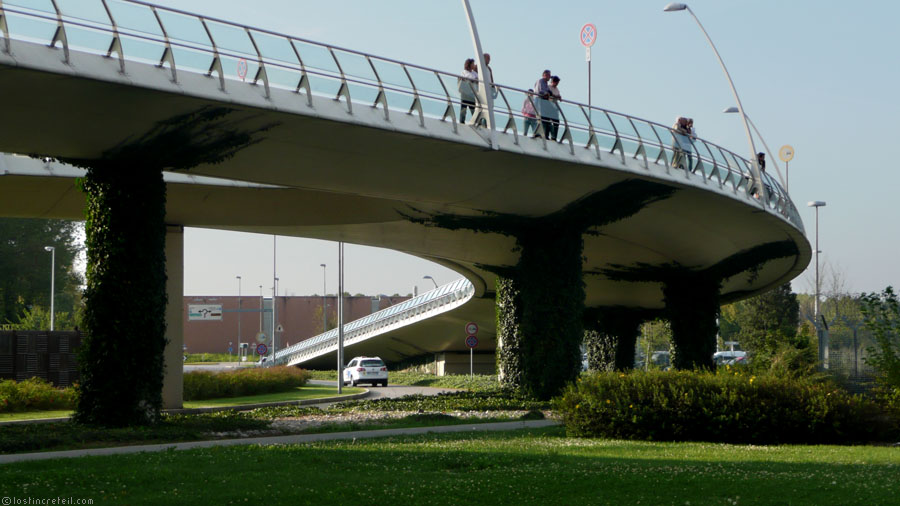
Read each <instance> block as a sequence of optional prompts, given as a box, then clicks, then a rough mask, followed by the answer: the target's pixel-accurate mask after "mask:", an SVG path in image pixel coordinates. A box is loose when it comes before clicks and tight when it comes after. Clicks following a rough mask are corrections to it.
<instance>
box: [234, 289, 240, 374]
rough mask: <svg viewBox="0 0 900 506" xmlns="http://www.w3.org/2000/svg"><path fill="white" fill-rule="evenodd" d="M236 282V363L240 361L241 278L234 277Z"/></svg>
mask: <svg viewBox="0 0 900 506" xmlns="http://www.w3.org/2000/svg"><path fill="white" fill-rule="evenodd" d="M235 277H236V278H237V280H238V338H237V343H238V345H237V349H238V362H240V361H241V359H240V356H241V277H240V276H235Z"/></svg>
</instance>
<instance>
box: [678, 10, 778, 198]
mask: <svg viewBox="0 0 900 506" xmlns="http://www.w3.org/2000/svg"><path fill="white" fill-rule="evenodd" d="M663 11H665V12H674V11H688V12H689V13H690V14H691V17H693V18H694V21H696V22H697V26H699V27H700V31H702V32H703V35H704V36H705V37H706V41H707V42H709V46H710V47H711V48H712V50H713V53H715V54H716V58H717V59H718V60H719V65H721V67H722V72H724V73H725V77H726V78H727V79H728V84H729V85H730V86H731V93H732V95H734V101H735V102H737V107H738V111H739V112H740V113H741V119H742V120H743V123H744V132H745V133H746V134H747V142H748V143H749V144H750V163H751V167H752V169H753V177H755V178H756V180H757V181H759V184H758V185H757V186H759V187H760V190H759V195H760V199H759V200H760V205H762V206H765V205H766V204H765V202H767V199H768V195H766V188H765V185H763V180H762V175H761V174H760V173H759V164H757V163H756V146H755V145H754V144H753V136H751V135H750V125H749V124H748V123H747V115H746V114H745V113H744V106H743V105H741V98H740V97H739V96H738V92H737V89H735V87H734V81H732V80H731V75H730V74H729V73H728V69H727V68H726V67H725V62H723V61H722V57H721V56H720V55H719V50H718V49H716V45H715V44H713V41H712V39H710V38H709V34H708V33H706V28H703V25H702V24H701V23H700V20H699V19H697V16H696V15H695V14H694V11H692V10H691V8H690V7H688V5H687V4H682V3H674V2H673V3H670V4H668V5H666V6H665V7H663Z"/></svg>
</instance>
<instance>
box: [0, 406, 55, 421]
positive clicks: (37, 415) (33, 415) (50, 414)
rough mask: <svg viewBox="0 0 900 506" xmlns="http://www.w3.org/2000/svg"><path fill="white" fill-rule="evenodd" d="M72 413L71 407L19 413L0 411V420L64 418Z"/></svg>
mask: <svg viewBox="0 0 900 506" xmlns="http://www.w3.org/2000/svg"><path fill="white" fill-rule="evenodd" d="M71 415H72V410H71V409H68V410H67V409H62V410H47V411H24V412H21V413H0V422H14V421H18V420H39V419H41V418H64V417H67V416H71Z"/></svg>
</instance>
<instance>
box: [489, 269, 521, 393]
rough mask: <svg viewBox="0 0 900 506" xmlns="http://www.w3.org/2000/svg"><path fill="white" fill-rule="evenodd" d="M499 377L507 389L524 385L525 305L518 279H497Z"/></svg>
mask: <svg viewBox="0 0 900 506" xmlns="http://www.w3.org/2000/svg"><path fill="white" fill-rule="evenodd" d="M496 289H497V296H496V301H495V309H496V312H497V376H498V377H499V378H500V384H501V385H502V386H504V387H509V388H519V386H520V385H522V362H523V356H522V350H521V343H522V339H523V336H522V330H521V322H522V304H521V301H520V300H519V286H518V285H517V284H516V278H515V277H499V278H497V284H496Z"/></svg>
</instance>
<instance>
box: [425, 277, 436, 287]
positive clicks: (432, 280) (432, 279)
mask: <svg viewBox="0 0 900 506" xmlns="http://www.w3.org/2000/svg"><path fill="white" fill-rule="evenodd" d="M422 279H430V280H431V282H432V283H434V287H435V288H437V287H438V285H437V281H435V280H434V278H433V277H431V276H422Z"/></svg>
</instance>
